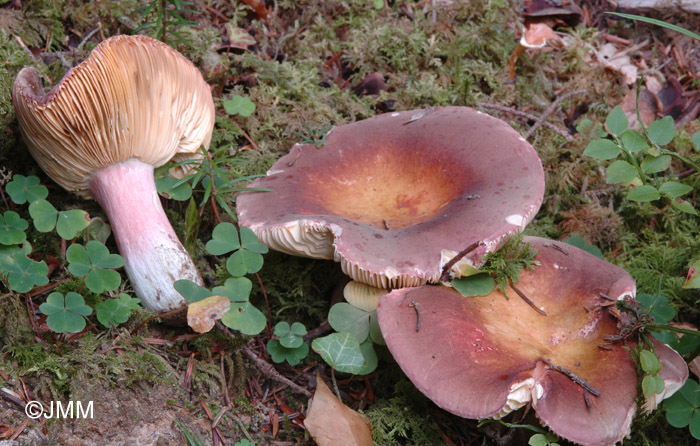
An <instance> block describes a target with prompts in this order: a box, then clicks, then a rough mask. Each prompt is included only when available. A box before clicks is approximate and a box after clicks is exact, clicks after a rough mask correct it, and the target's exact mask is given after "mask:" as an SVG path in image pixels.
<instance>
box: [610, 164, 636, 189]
mask: <svg viewBox="0 0 700 446" xmlns="http://www.w3.org/2000/svg"><path fill="white" fill-rule="evenodd" d="M605 173H606V175H607V177H608V179H607V182H608V183H611V184H616V183H629V182H630V181H632V180H634V179H635V178H636V177H637V169H635V167H634V166H633V165H631V164H630V163H628V162H627V161H622V160H617V161H613V162H612V163H610V165H609V166H608V168H607V169H605Z"/></svg>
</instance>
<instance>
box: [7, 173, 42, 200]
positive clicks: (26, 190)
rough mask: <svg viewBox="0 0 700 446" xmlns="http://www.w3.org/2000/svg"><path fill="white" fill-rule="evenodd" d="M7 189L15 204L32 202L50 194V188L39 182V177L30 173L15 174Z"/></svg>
mask: <svg viewBox="0 0 700 446" xmlns="http://www.w3.org/2000/svg"><path fill="white" fill-rule="evenodd" d="M5 191H6V192H7V194H8V195H9V196H10V198H11V199H12V201H14V203H15V204H24V203H32V202H34V201H36V200H43V199H44V198H46V197H48V196H49V190H48V189H47V188H46V187H44V186H42V185H40V184H39V177H36V176H34V175H30V176H28V177H25V176H24V175H13V176H12V181H10V182H9V183H7V185H6V186H5Z"/></svg>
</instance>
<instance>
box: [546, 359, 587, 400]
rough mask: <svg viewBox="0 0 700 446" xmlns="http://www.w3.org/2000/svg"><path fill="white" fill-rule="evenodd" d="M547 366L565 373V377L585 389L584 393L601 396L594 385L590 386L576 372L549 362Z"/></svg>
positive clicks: (547, 361)
mask: <svg viewBox="0 0 700 446" xmlns="http://www.w3.org/2000/svg"><path fill="white" fill-rule="evenodd" d="M545 362H546V363H547V365H548V366H549V368H550V369H552V370H556V371H557V372H560V373H563V374H564V375H566V376H567V378H569V379H570V380H571V381H573V382H574V383H576V384H578V385H579V386H581V387H582V388H583V391H584V392H588V393H590V394H591V395H593V396H600V391H599V390H598V389H596V388H595V387H593V386H592V385H590V384H588V381H586V380H585V379H583V378H581V377H579V376H577V375H576V374H575V373H574V372H572V371H571V370H568V369H565V368H564V367H559V366H558V365H554V364H552V363H551V362H550V361H549V360H546V361H545Z"/></svg>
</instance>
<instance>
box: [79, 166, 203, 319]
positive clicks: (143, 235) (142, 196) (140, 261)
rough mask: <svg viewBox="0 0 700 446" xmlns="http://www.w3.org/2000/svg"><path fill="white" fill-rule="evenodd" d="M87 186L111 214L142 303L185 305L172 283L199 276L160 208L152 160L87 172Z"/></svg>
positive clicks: (153, 307) (166, 307)
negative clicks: (150, 162)
mask: <svg viewBox="0 0 700 446" xmlns="http://www.w3.org/2000/svg"><path fill="white" fill-rule="evenodd" d="M90 191H91V192H92V194H93V195H94V196H95V198H96V199H97V201H98V202H99V203H100V205H101V206H102V209H103V210H104V211H105V213H106V214H107V218H109V222H110V224H111V225H112V231H113V232H114V237H115V238H116V241H117V246H118V247H119V252H120V254H121V255H122V257H124V261H125V266H124V268H125V269H126V274H127V275H128V276H129V280H130V281H131V283H132V285H133V287H134V290H135V291H136V295H137V297H138V298H139V299H141V303H142V304H143V305H144V307H146V308H149V309H151V310H153V311H156V312H159V313H160V312H165V311H171V310H177V309H179V308H183V307H184V306H185V305H187V302H186V301H185V300H184V299H183V298H182V296H181V295H180V293H178V292H177V291H175V289H174V288H173V283H174V282H175V281H176V280H180V279H189V280H192V281H193V282H195V283H197V284H198V285H202V283H203V282H202V278H201V277H200V275H199V272H198V271H197V269H196V268H195V266H194V263H193V262H192V259H191V258H190V256H189V255H188V254H187V251H186V250H185V248H184V247H183V246H182V243H180V240H178V238H177V236H176V235H175V231H173V228H172V226H171V225H170V222H169V221H168V218H167V217H166V215H165V212H164V211H163V207H162V206H161V203H160V198H159V197H158V192H157V191H156V186H155V180H154V178H153V166H151V165H150V164H146V163H143V162H141V161H138V160H129V161H125V162H122V163H119V164H115V165H112V166H109V167H106V168H104V169H101V170H99V171H97V172H96V173H95V174H93V176H92V178H90Z"/></svg>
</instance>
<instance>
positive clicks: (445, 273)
mask: <svg viewBox="0 0 700 446" xmlns="http://www.w3.org/2000/svg"><path fill="white" fill-rule="evenodd" d="M483 244H484V242H482V241H481V240H479V241H478V242H474V243H472V244H471V245H469V246H467V247H466V248H464V249H463V250H461V251H460V252H459V253H457V255H456V256H454V257H452V259H450V261H449V262H447V263H445V266H443V267H442V274H441V275H440V281H441V282H444V281H445V280H447V278H448V277H449V276H450V269H452V267H453V266H455V264H456V263H457V262H459V261H460V260H461V259H462V258H463V257H464V256H466V255H467V254H469V253H470V252H472V251H474V250H475V249H476V248H478V247H479V246H481V245H483Z"/></svg>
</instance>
